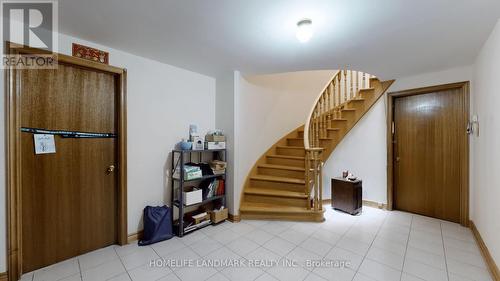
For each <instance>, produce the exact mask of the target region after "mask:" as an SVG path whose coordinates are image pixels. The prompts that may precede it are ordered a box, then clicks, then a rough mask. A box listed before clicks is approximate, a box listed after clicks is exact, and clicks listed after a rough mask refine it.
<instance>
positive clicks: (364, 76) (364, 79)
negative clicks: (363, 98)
mask: <svg viewBox="0 0 500 281" xmlns="http://www.w3.org/2000/svg"><path fill="white" fill-rule="evenodd" d="M366 88H367V87H366V73H364V72H363V89H366Z"/></svg>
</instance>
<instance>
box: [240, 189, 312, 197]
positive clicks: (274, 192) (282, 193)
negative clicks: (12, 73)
mask: <svg viewBox="0 0 500 281" xmlns="http://www.w3.org/2000/svg"><path fill="white" fill-rule="evenodd" d="M245 194H253V195H267V196H274V197H290V198H299V199H300V198H303V199H306V198H307V195H305V194H304V192H299V191H291V190H282V189H270V188H258V187H249V188H247V189H245Z"/></svg>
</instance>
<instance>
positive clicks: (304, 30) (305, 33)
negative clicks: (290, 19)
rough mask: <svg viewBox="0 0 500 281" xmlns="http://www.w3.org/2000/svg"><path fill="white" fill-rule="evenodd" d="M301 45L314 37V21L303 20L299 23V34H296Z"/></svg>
mask: <svg viewBox="0 0 500 281" xmlns="http://www.w3.org/2000/svg"><path fill="white" fill-rule="evenodd" d="M295 36H296V37H297V39H298V40H299V41H300V42H301V43H306V42H307V41H309V40H310V39H311V37H312V36H313V29H312V20H310V19H302V20H300V21H299V22H297V33H296V34H295Z"/></svg>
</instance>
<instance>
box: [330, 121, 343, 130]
mask: <svg viewBox="0 0 500 281" xmlns="http://www.w3.org/2000/svg"><path fill="white" fill-rule="evenodd" d="M346 125H347V122H346V121H338V120H332V122H331V125H330V126H331V127H332V128H341V129H342V128H345V127H346Z"/></svg>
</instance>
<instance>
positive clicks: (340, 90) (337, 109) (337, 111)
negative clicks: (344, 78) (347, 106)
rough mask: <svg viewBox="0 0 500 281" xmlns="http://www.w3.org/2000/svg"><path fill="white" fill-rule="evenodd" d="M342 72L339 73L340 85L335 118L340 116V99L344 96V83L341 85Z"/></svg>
mask: <svg viewBox="0 0 500 281" xmlns="http://www.w3.org/2000/svg"><path fill="white" fill-rule="evenodd" d="M340 76H341V74H340V73H339V76H338V78H337V82H338V83H337V85H338V91H337V107H336V108H335V118H339V115H338V114H339V106H340V103H341V102H340V99H341V97H342V85H341V77H340Z"/></svg>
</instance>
